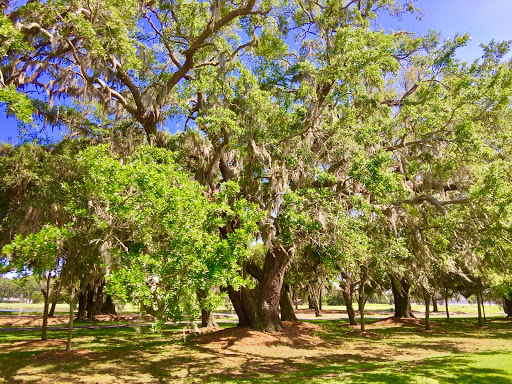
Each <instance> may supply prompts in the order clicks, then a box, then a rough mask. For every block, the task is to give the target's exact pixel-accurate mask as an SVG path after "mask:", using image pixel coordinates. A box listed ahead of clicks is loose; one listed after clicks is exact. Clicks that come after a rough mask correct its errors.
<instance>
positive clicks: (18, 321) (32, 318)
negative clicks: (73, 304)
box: [0, 314, 155, 327]
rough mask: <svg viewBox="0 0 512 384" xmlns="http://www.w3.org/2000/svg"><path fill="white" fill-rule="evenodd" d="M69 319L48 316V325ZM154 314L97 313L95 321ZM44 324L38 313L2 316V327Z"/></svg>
mask: <svg viewBox="0 0 512 384" xmlns="http://www.w3.org/2000/svg"><path fill="white" fill-rule="evenodd" d="M68 320H69V316H68V315H57V316H54V317H49V318H48V325H67V324H68ZM154 320H155V318H154V317H153V316H150V315H147V316H145V317H144V318H143V319H141V318H139V316H138V315H136V314H126V315H119V316H118V315H97V316H94V319H93V320H92V321H93V322H94V321H101V322H109V321H121V322H130V321H154ZM42 325H43V316H37V315H21V316H12V315H10V316H0V327H40V326H42Z"/></svg>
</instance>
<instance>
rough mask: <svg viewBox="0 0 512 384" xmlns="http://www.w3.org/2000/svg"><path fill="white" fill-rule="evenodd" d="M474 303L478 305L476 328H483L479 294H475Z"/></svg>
mask: <svg viewBox="0 0 512 384" xmlns="http://www.w3.org/2000/svg"><path fill="white" fill-rule="evenodd" d="M476 303H477V305H478V326H479V327H483V326H484V323H483V320H482V307H481V303H480V292H477V293H476Z"/></svg>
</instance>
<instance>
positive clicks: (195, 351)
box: [0, 318, 512, 384]
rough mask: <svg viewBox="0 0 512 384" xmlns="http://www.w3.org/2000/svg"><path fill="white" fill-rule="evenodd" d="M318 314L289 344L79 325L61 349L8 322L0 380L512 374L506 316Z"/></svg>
mask: <svg viewBox="0 0 512 384" xmlns="http://www.w3.org/2000/svg"><path fill="white" fill-rule="evenodd" d="M315 324H318V325H321V326H322V327H323V328H324V331H321V332H319V335H320V336H321V337H322V339H323V342H322V343H321V344H320V345H304V346H292V347H290V346H284V345H283V346H281V345H273V346H268V347H265V346H263V347H262V346H261V345H258V346H256V347H251V346H246V347H241V346H239V345H237V343H236V342H235V343H234V344H233V345H231V346H228V347H219V346H217V347H215V346H214V345H209V344H196V343H194V342H192V341H190V340H188V339H187V340H186V341H185V342H184V338H183V336H184V334H183V332H184V330H185V329H184V327H183V326H174V327H165V328H164V330H163V331H162V332H160V333H154V332H152V331H151V330H150V329H149V328H143V329H140V330H136V329H133V328H121V329H77V330H75V332H74V339H73V347H74V348H75V350H76V351H77V352H75V355H65V354H62V353H63V352H58V351H62V350H63V349H64V348H65V345H64V340H65V337H66V332H65V331H54V330H52V331H50V333H49V337H50V339H51V341H50V342H49V343H42V342H39V341H38V340H39V336H40V334H39V332H37V331H30V332H29V331H25V332H5V331H4V332H0V383H1V382H5V383H10V382H15V383H36V382H37V383H39V382H41V383H71V382H73V383H75V382H76V383H79V382H84V383H107V382H108V383H125V382H130V383H139V382H169V383H171V382H172V383H192V382H196V383H199V382H208V383H255V382H263V383H266V382H267V383H339V382H344V383H345V382H346V383H369V382H377V383H379V382H380V383H455V382H457V383H458V382H461V383H491V384H494V383H496V384H497V383H505V384H507V383H512V323H511V322H510V320H505V319H494V320H489V321H487V322H486V323H485V327H484V328H478V326H477V321H476V319H475V318H468V319H456V320H452V321H450V322H448V321H446V320H445V319H436V321H435V325H434V330H433V332H424V331H423V330H422V329H421V328H420V327H400V328H397V327H393V326H385V325H383V326H378V327H375V326H374V327H371V329H370V331H371V335H369V336H361V335H359V334H358V333H357V332H354V330H353V329H352V328H349V327H347V325H346V322H345V321H334V320H324V321H320V322H315ZM224 326H226V325H224ZM48 351H50V352H48ZM51 351H53V352H51ZM55 351H57V352H55Z"/></svg>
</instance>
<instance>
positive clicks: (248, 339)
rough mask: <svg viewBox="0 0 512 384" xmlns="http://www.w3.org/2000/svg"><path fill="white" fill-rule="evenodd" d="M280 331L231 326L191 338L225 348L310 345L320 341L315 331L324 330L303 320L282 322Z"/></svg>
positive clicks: (201, 342)
mask: <svg viewBox="0 0 512 384" xmlns="http://www.w3.org/2000/svg"><path fill="white" fill-rule="evenodd" d="M283 325H284V329H283V331H282V332H277V333H266V332H260V331H255V330H254V329H251V328H244V327H233V328H226V329H222V330H219V331H214V332H210V333H204V334H201V335H198V336H195V337H193V338H192V340H193V341H195V342H197V343H200V344H217V345H221V346H223V347H225V348H227V347H230V346H233V345H236V346H251V347H268V346H273V345H288V346H310V345H318V344H320V343H322V339H321V338H320V336H318V335H316V334H315V332H323V331H325V330H324V329H323V328H322V327H321V326H319V325H316V324H310V323H303V322H289V321H285V322H283Z"/></svg>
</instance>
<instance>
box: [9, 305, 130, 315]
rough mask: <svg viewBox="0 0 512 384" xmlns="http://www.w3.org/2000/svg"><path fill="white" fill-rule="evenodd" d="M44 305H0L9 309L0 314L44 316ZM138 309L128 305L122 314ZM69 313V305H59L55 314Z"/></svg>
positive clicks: (123, 308)
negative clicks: (26, 310) (23, 310)
mask: <svg viewBox="0 0 512 384" xmlns="http://www.w3.org/2000/svg"><path fill="white" fill-rule="evenodd" d="M43 307H44V303H21V304H20V303H0V309H9V310H11V311H9V312H4V311H2V312H0V315H18V314H19V313H20V309H30V310H37V312H32V311H31V312H21V314H22V315H42V313H43ZM137 311H138V309H137V307H136V306H134V305H133V304H126V305H125V306H124V307H122V309H121V313H137ZM68 313H69V304H57V305H56V306H55V314H58V315H63V314H66V315H67V314H68Z"/></svg>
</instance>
